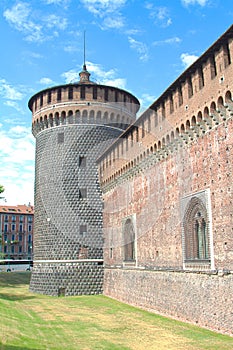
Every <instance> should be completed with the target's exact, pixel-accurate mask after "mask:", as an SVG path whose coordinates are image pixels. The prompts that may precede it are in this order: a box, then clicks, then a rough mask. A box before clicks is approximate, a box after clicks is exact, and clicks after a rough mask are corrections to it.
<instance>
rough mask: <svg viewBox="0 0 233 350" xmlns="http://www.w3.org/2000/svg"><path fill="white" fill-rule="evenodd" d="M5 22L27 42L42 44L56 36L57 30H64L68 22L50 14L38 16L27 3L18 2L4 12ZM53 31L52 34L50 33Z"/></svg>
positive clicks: (63, 18)
mask: <svg viewBox="0 0 233 350" xmlns="http://www.w3.org/2000/svg"><path fill="white" fill-rule="evenodd" d="M3 16H4V17H5V19H6V21H7V22H8V23H9V24H10V25H11V26H12V27H14V28H15V29H16V30H18V31H19V32H22V33H23V35H24V37H25V40H26V41H29V42H43V41H46V40H50V39H51V38H52V37H56V36H58V30H65V29H66V28H67V25H68V22H67V19H66V18H65V17H60V16H56V15H55V14H50V15H47V16H40V14H39V12H38V13H37V12H36V11H35V12H33V10H32V8H31V7H30V5H29V3H26V2H18V3H16V4H15V5H14V6H12V7H11V8H9V9H7V10H5V11H4V13H3ZM51 29H54V32H51Z"/></svg>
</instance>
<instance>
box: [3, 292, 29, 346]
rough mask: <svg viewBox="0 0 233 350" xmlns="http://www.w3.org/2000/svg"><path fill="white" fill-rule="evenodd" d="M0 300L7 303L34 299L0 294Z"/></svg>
mask: <svg viewBox="0 0 233 350" xmlns="http://www.w3.org/2000/svg"><path fill="white" fill-rule="evenodd" d="M0 299H5V300H9V301H21V300H29V299H35V297H34V296H31V295H30V296H25V295H17V294H10V293H0ZM0 350H1V348H0Z"/></svg>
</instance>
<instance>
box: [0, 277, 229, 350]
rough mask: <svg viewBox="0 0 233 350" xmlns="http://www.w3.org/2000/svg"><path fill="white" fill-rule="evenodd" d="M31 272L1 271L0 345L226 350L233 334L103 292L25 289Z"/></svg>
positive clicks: (11, 349) (18, 349) (12, 348)
mask: <svg viewBox="0 0 233 350" xmlns="http://www.w3.org/2000/svg"><path fill="white" fill-rule="evenodd" d="M29 279H30V273H29V272H28V273H26V272H23V273H17V272H11V273H4V272H2V273H0V350H3V349H4V350H27V349H34V350H40V349H57V350H59V349H63V350H64V349H66V350H79V349H80V350H117V349H118V350H129V349H131V350H154V349H158V350H184V349H186V350H202V349H209V350H215V349H216V350H225V349H233V338H232V337H228V336H226V335H221V334H217V333H214V332H210V331H208V330H205V329H202V328H199V327H196V326H191V325H189V324H186V323H182V322H177V321H174V320H171V319H168V318H165V317H161V316H157V315H155V314H153V313H150V312H146V311H143V310H140V309H137V308H134V307H131V306H128V305H125V304H122V303H120V302H117V301H115V300H112V299H109V298H107V297H104V296H102V295H97V296H77V297H60V298H58V297H50V296H44V295H38V294H33V293H30V292H29V291H28V284H29Z"/></svg>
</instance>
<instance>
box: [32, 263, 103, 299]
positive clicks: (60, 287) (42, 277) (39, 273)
mask: <svg viewBox="0 0 233 350" xmlns="http://www.w3.org/2000/svg"><path fill="white" fill-rule="evenodd" d="M103 276H104V268H103V260H97V259H96V260H94V259H93V260H91V261H90V260H82V261H81V260H79V261H72V262H71V261H64V260H63V261H59V260H56V261H43V262H34V266H33V271H32V276H31V281H30V291H32V292H35V293H39V294H47V295H51V296H68V295H93V294H102V292H103Z"/></svg>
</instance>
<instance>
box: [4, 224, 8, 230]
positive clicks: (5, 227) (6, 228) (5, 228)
mask: <svg viewBox="0 0 233 350" xmlns="http://www.w3.org/2000/svg"><path fill="white" fill-rule="evenodd" d="M4 232H8V225H7V224H5V225H4Z"/></svg>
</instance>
